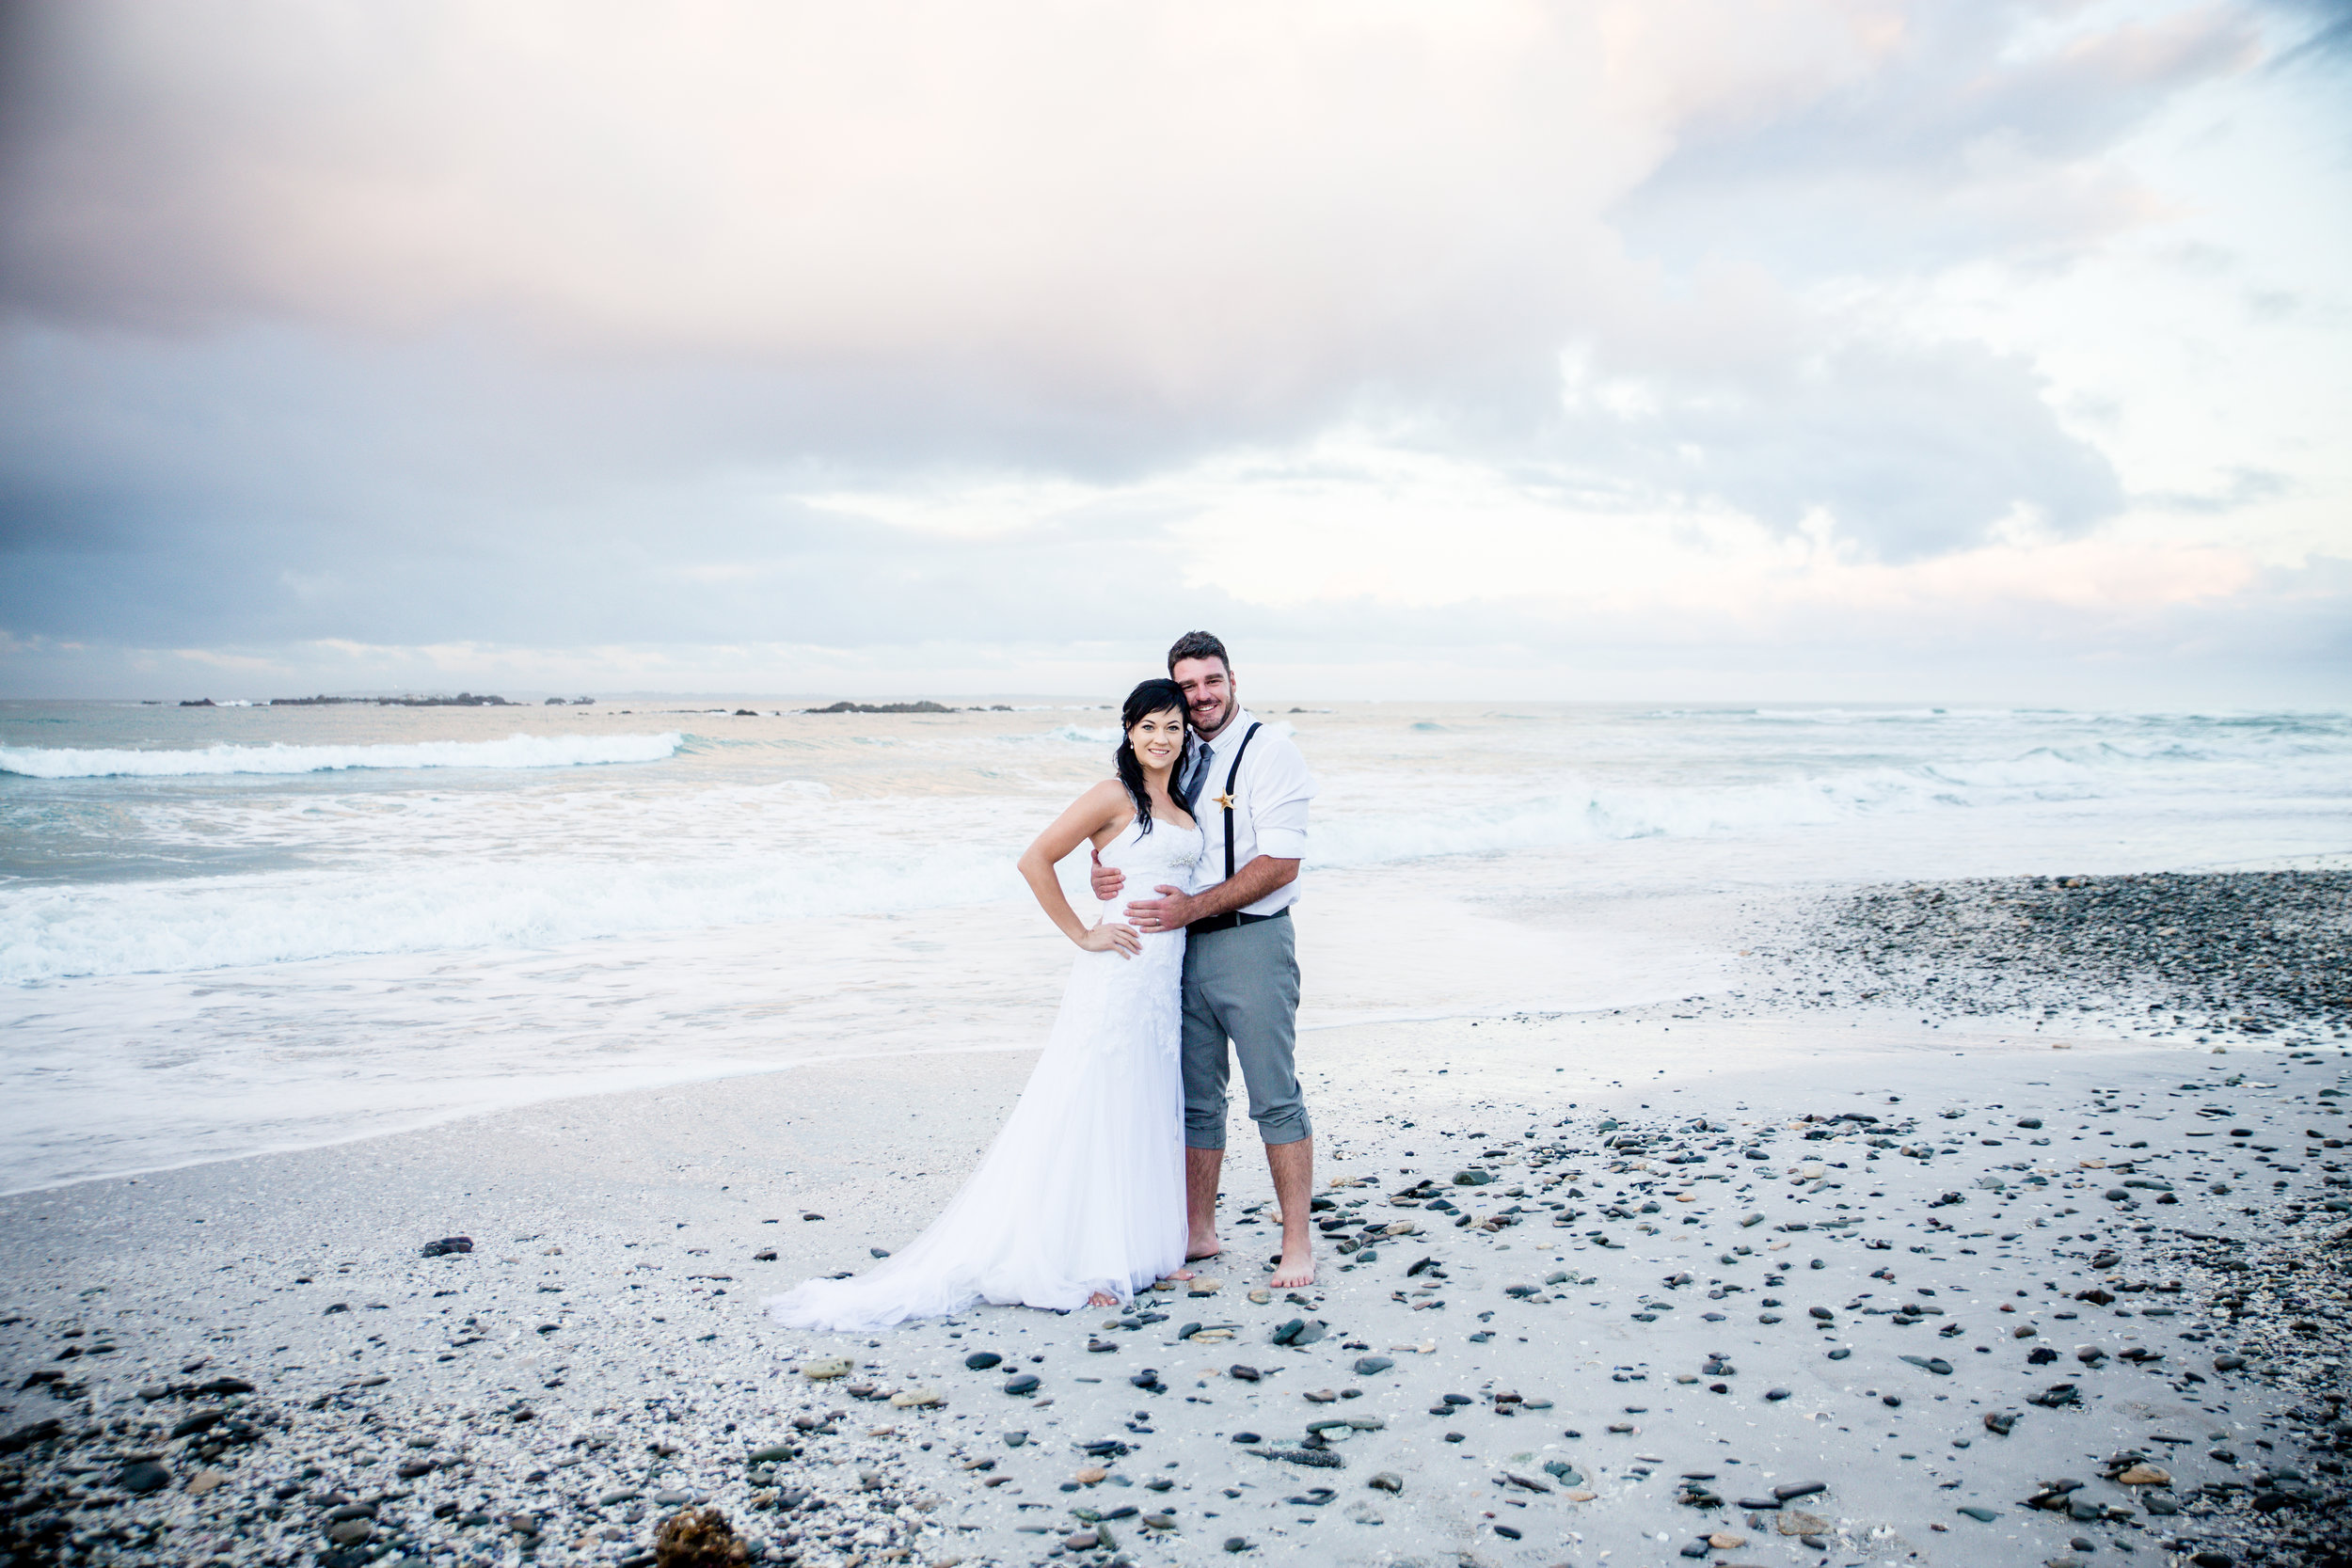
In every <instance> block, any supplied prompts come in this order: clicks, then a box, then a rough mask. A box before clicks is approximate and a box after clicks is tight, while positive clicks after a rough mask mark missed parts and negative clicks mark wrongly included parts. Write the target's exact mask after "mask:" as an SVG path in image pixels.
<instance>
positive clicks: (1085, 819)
mask: <svg viewBox="0 0 2352 1568" xmlns="http://www.w3.org/2000/svg"><path fill="white" fill-rule="evenodd" d="M1184 715H1185V702H1184V689H1183V688H1181V687H1179V686H1178V685H1177V684H1176V683H1175V682H1174V681H1169V680H1149V681H1145V682H1144V683H1143V684H1142V685H1141V686H1138V687H1136V689H1135V690H1134V691H1132V692H1130V693H1129V694H1128V696H1127V701H1126V703H1125V705H1123V707H1122V708H1121V709H1120V727H1121V729H1123V730H1124V731H1125V736H1124V737H1123V738H1122V739H1121V741H1120V747H1119V752H1118V754H1117V763H1118V769H1119V776H1118V777H1117V778H1115V779H1105V780H1104V781H1103V782H1102V783H1100V784H1096V785H1094V786H1093V787H1092V788H1091V789H1089V790H1088V791H1087V792H1086V793H1085V794H1084V795H1081V796H1079V797H1078V799H1077V800H1076V801H1075V802H1073V804H1072V805H1071V807H1070V809H1069V810H1067V811H1065V812H1063V813H1062V814H1061V816H1058V817H1057V818H1056V819H1055V821H1054V824H1053V826H1051V827H1049V828H1047V829H1046V830H1045V831H1044V832H1041V833H1040V834H1039V835H1038V837H1037V842H1036V843H1034V844H1032V845H1030V846H1029V847H1028V849H1027V851H1026V852H1025V853H1024V854H1023V855H1022V857H1021V874H1022V875H1023V876H1024V877H1025V878H1026V879H1028V883H1029V888H1030V891H1032V892H1034V893H1035V894H1036V895H1037V901H1038V902H1039V903H1040V904H1041V905H1042V906H1044V910H1045V913H1046V915H1047V916H1048V918H1050V919H1051V920H1052V921H1053V922H1054V924H1055V925H1056V926H1057V927H1060V928H1061V931H1062V934H1063V935H1065V936H1067V937H1069V938H1070V940H1071V941H1072V942H1076V943H1077V944H1078V946H1079V948H1080V949H1082V951H1081V952H1080V954H1079V956H1078V958H1077V961H1076V962H1075V963H1074V964H1073V966H1072V968H1071V972H1070V984H1069V987H1068V989H1067V990H1064V991H1063V993H1062V1003H1061V1012H1060V1014H1059V1015H1058V1016H1057V1018H1056V1019H1055V1021H1054V1031H1053V1034H1052V1035H1051V1037H1048V1039H1047V1040H1046V1044H1045V1053H1044V1055H1043V1056H1042V1057H1041V1058H1040V1059H1039V1061H1038V1064H1037V1069H1036V1070H1035V1071H1034V1072H1032V1073H1031V1074H1030V1075H1029V1083H1028V1086H1027V1087H1026V1088H1025V1089H1024V1090H1023V1091H1022V1094H1021V1100H1020V1103H1018V1104H1017V1105H1015V1106H1014V1107H1013V1110H1012V1115H1011V1117H1009V1118H1008V1119H1007V1121H1006V1123H1005V1127H1004V1131H1003V1132H999V1133H997V1135H996V1141H995V1143H993V1145H991V1146H990V1148H989V1150H988V1153H987V1154H986V1155H985V1156H984V1157H983V1158H982V1159H981V1161H980V1167H979V1169H978V1170H977V1171H975V1172H973V1173H972V1176H971V1179H970V1180H967V1181H965V1182H964V1184H963V1190H962V1191H961V1192H959V1193H958V1194H957V1195H956V1196H955V1198H954V1200H953V1201H952V1202H950V1203H949V1204H948V1205H947V1207H946V1211H945V1212H942V1213H941V1214H940V1216H939V1218H938V1219H936V1220H934V1221H933V1222H932V1223H931V1226H930V1229H928V1230H926V1231H924V1232H923V1234H922V1235H921V1236H919V1237H917V1238H916V1239H915V1240H914V1242H913V1243H910V1244H908V1245H907V1246H905V1247H903V1248H901V1249H900V1250H899V1251H898V1253H896V1254H895V1255H894V1256H892V1257H891V1258H890V1259H887V1260H886V1261H884V1262H883V1263H882V1264H881V1265H880V1266H879V1267H877V1268H874V1269H871V1270H869V1271H867V1272H866V1274H864V1275H858V1276H856V1277H854V1278H850V1279H812V1280H809V1281H808V1282H806V1283H805V1284H803V1285H801V1286H800V1287H799V1288H797V1289H795V1290H793V1291H787V1293H786V1294H784V1295H780V1296H775V1297H772V1298H771V1299H770V1300H769V1302H768V1304H767V1305H768V1308H769V1310H770V1311H771V1312H772V1313H773V1314H774V1315H775V1317H776V1319H777V1321H779V1322H781V1323H787V1324H789V1325H791V1326H792V1327H795V1328H815V1329H831V1330H835V1331H840V1332H856V1331H865V1330H870V1329H878V1328H884V1327H888V1326H889V1325H891V1324H893V1323H903V1322H905V1321H906V1320H908V1319H910V1318H925V1317H939V1316H944V1315H946V1314H948V1313H951V1312H960V1311H961V1310H963V1309H964V1308H965V1307H970V1306H972V1305H973V1304H974V1303H975V1302H989V1303H992V1304H994V1305H998V1306H1014V1305H1018V1306H1024V1307H1050V1308H1052V1309H1053V1310H1056V1311H1070V1310H1073V1308H1075V1307H1080V1306H1082V1305H1083V1306H1094V1307H1108V1306H1112V1305H1115V1304H1118V1303H1123V1302H1127V1301H1131V1300H1133V1299H1134V1296H1135V1293H1136V1291H1140V1290H1144V1289H1147V1288H1148V1287H1150V1286H1151V1285H1152V1282H1153V1281H1155V1280H1159V1279H1166V1278H1176V1279H1185V1278H1189V1277H1191V1276H1190V1275H1188V1274H1187V1273H1186V1272H1185V1271H1184V1234H1185V1221H1184V1083H1183V1077H1182V1073H1181V1070H1180V1068H1179V1063H1178V1051H1177V1047H1178V1039H1179V1033H1180V1022H1179V988H1180V986H1181V983H1182V979H1183V974H1184V932H1183V931H1182V930H1181V929H1179V930H1175V931H1168V932H1153V933H1151V934H1146V935H1139V934H1138V933H1137V932H1136V930H1135V929H1134V928H1133V927H1129V926H1125V925H1122V924H1119V923H1117V922H1115V921H1113V920H1112V919H1110V918H1109V914H1110V911H1111V909H1112V906H1111V905H1108V904H1105V905H1104V906H1103V908H1102V911H1101V913H1100V915H1098V917H1097V919H1096V921H1095V923H1094V924H1093V925H1091V926H1089V925H1088V924H1087V923H1086V922H1085V921H1084V920H1083V919H1081V918H1080V917H1079V915H1078V912H1077V911H1075V910H1073V909H1072V908H1071V907H1070V900H1069V899H1068V898H1067V897H1065V896H1064V895H1063V894H1062V889H1061V883H1060V881H1059V880H1058V879H1057V877H1056V875H1055V871H1054V868H1055V866H1056V865H1057V864H1058V863H1060V862H1061V861H1062V860H1063V859H1064V858H1065V857H1067V856H1068V855H1070V854H1071V853H1072V852H1073V851H1074V850H1075V849H1076V848H1077V847H1078V846H1079V845H1080V844H1082V843H1085V842H1088V841H1089V840H1091V841H1092V843H1093V844H1094V847H1095V848H1096V849H1097V850H1098V851H1099V852H1100V854H1101V856H1102V859H1103V863H1104V864H1105V865H1116V866H1118V867H1120V869H1122V870H1124V871H1125V872H1126V873H1127V874H1128V876H1129V878H1130V879H1135V880H1136V885H1138V886H1143V887H1150V886H1152V885H1154V884H1155V883H1159V882H1170V883H1174V884H1176V885H1178V886H1182V887H1187V888H1188V887H1190V886H1191V879H1192V875H1193V872H1194V870H1195V868H1196V866H1197V865H1198V863H1199V862H1200V858H1201V844H1202V840H1201V833H1200V827H1199V826H1198V825H1197V824H1196V823H1195V822H1194V821H1193V820H1192V818H1191V816H1189V815H1187V814H1186V812H1185V811H1184V807H1183V805H1182V804H1181V803H1179V802H1178V801H1177V800H1176V799H1175V798H1174V795H1173V792H1172V790H1171V788H1170V784H1171V780H1172V775H1173V772H1174V769H1175V768H1176V766H1177V764H1178V763H1179V762H1180V761H1182V759H1183V757H1184Z"/></svg>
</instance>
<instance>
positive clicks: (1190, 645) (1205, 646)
mask: <svg viewBox="0 0 2352 1568" xmlns="http://www.w3.org/2000/svg"><path fill="white" fill-rule="evenodd" d="M1182 658H1213V659H1216V661H1217V662H1218V663H1219V664H1222V665H1224V666H1225V673H1227V674H1229V675H1230V674H1232V673H1233V661H1232V658H1230V657H1227V655H1226V652H1225V644H1224V643H1222V642H1219V641H1217V640H1216V634H1215V633H1213V632H1205V631H1188V632H1186V633H1184V636H1182V637H1180V638H1178V639H1177V640H1176V645H1175V646H1174V647H1172V648H1170V649H1168V673H1169V674H1171V675H1172V674H1174V673H1176V661H1177V660H1178V659H1182Z"/></svg>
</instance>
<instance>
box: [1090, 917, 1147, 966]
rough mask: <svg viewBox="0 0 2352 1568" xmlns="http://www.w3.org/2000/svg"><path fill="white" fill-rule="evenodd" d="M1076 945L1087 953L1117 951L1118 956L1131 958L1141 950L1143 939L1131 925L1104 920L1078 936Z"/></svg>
mask: <svg viewBox="0 0 2352 1568" xmlns="http://www.w3.org/2000/svg"><path fill="white" fill-rule="evenodd" d="M1078 945H1079V946H1080V947H1083V948H1085V949H1086V950H1087V951H1088V952H1089V953H1117V954H1118V955H1119V956H1120V958H1134V957H1135V956H1136V954H1138V953H1140V952H1142V951H1143V939H1142V938H1141V937H1139V936H1137V935H1136V928H1135V927H1133V926H1115V925H1113V924H1111V923H1110V922H1109V921H1107V920H1105V921H1104V922H1103V924H1101V925H1100V926H1095V927H1089V929H1088V931H1087V933H1086V935H1084V936H1082V937H1080V938H1078Z"/></svg>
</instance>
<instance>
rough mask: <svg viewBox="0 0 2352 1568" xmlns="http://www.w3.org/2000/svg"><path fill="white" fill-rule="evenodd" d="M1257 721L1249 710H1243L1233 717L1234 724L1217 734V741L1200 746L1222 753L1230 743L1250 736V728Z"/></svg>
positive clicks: (1202, 742) (1209, 741) (1204, 742)
mask: <svg viewBox="0 0 2352 1568" xmlns="http://www.w3.org/2000/svg"><path fill="white" fill-rule="evenodd" d="M1256 722H1257V719H1256V718H1255V717H1254V716H1253V715H1252V714H1251V713H1250V711H1249V710H1248V708H1243V709H1241V710H1240V711H1238V712H1236V713H1235V714H1234V715H1233V721H1232V723H1230V724H1227V725H1226V726H1225V727H1224V728H1223V729H1221V730H1219V731H1217V732H1216V739H1214V740H1203V741H1201V742H1200V744H1202V745H1203V746H1205V747H1207V748H1208V749H1209V750H1210V751H1212V752H1221V751H1223V750H1224V749H1225V748H1226V746H1227V745H1228V744H1229V743H1231V742H1232V741H1236V740H1239V739H1240V738H1241V737H1242V736H1246V735H1248V733H1249V726H1250V725H1252V724H1254V723H1256ZM1195 738H1196V739H1197V738H1199V737H1198V736H1196V737H1195Z"/></svg>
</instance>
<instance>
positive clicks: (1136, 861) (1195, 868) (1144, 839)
mask: <svg viewBox="0 0 2352 1568" xmlns="http://www.w3.org/2000/svg"><path fill="white" fill-rule="evenodd" d="M1142 825H1143V824H1142V821H1141V819H1140V818H1138V819H1137V820H1136V821H1134V822H1130V823H1128V824H1127V825H1126V826H1125V827H1124V828H1121V829H1120V830H1119V835H1118V836H1117V837H1116V838H1114V839H1112V840H1111V841H1110V843H1109V844H1107V845H1105V846H1104V848H1103V863H1104V865H1115V866H1117V867H1119V869H1120V870H1121V871H1124V872H1125V873H1126V874H1127V887H1126V890H1125V891H1124V892H1122V893H1121V894H1120V895H1119V897H1118V898H1117V899H1116V900H1115V902H1117V903H1119V904H1120V905H1122V906H1123V905H1125V903H1126V902H1127V901H1128V900H1129V899H1131V898H1137V897H1145V896H1148V895H1149V892H1150V890H1151V889H1152V888H1153V887H1156V886H1158V885H1159V884H1160V883H1162V882H1167V883H1170V884H1172V885H1174V886H1176V887H1181V888H1183V889H1184V891H1185V892H1187V893H1190V892H1193V891H1195V889H1196V886H1197V883H1196V878H1197V876H1198V874H1199V871H1200V861H1201V857H1202V855H1203V854H1204V853H1205V852H1206V850H1207V847H1208V837H1207V834H1206V833H1204V832H1202V831H1201V829H1200V826H1199V825H1198V824H1196V825H1194V826H1192V827H1189V828H1187V827H1184V826H1181V825H1180V824H1177V823H1174V822H1170V821H1168V820H1166V819H1165V818H1161V817H1154V818H1153V819H1152V831H1151V832H1148V833H1141V832H1137V830H1138V829H1139V828H1141V827H1142Z"/></svg>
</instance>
